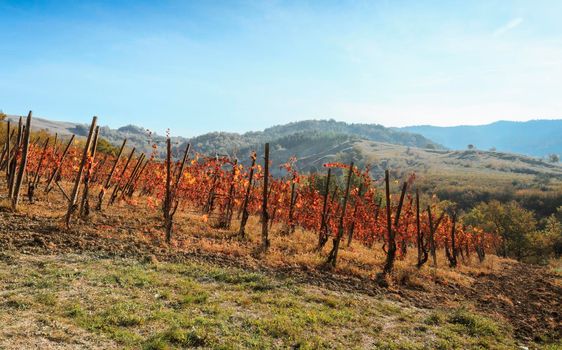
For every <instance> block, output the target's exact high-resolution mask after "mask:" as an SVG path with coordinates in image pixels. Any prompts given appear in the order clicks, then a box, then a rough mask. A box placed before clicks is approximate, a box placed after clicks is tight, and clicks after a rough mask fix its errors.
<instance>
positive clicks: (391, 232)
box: [383, 170, 408, 275]
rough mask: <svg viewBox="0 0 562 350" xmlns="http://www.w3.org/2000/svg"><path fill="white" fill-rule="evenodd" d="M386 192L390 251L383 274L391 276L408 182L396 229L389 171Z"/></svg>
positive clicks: (405, 185)
mask: <svg viewBox="0 0 562 350" xmlns="http://www.w3.org/2000/svg"><path fill="white" fill-rule="evenodd" d="M384 182H385V191H386V193H385V194H386V219H387V220H386V221H387V222H386V228H387V231H388V232H387V233H388V250H387V252H386V262H385V264H384V268H383V274H385V275H386V274H389V273H391V272H392V269H393V268H394V261H395V260H396V232H395V229H397V228H398V224H399V222H400V213H401V212H402V205H403V204H404V196H405V195H406V189H407V186H408V183H407V182H404V185H402V192H401V193H400V201H399V202H398V208H397V210H396V215H395V217H394V228H393V227H392V225H393V224H392V203H391V201H390V174H389V172H388V170H386V171H385V174H384Z"/></svg>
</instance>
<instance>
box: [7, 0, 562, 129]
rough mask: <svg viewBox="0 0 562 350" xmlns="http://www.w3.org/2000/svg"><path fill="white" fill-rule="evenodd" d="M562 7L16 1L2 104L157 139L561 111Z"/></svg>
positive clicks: (494, 1) (535, 2)
mask: <svg viewBox="0 0 562 350" xmlns="http://www.w3.org/2000/svg"><path fill="white" fill-rule="evenodd" d="M561 16H562V1H558V0H551V1H547V0H544V1H543V0H529V1H517V0H513V1H507V0H482V1H478V0H472V1H455V0H443V1H431V0H418V1H405V0H404V1H401V0H388V1H383V0H380V1H376V0H370V1H359V0H357V1H343V0H342V1H331V0H322V1H305V0H300V1H273V0H269V1H268V0H263V1H236V0H231V1H212V0H201V1H166V0H159V1H152V0H148V1H142V0H139V1H88V2H81V1H65V0H57V1H5V0H0V109H1V110H3V111H4V112H5V113H8V114H25V113H27V111H29V110H33V113H34V115H36V116H42V117H46V118H49V119H52V120H63V121H76V122H84V123H86V122H89V120H90V119H91V117H92V116H93V115H97V116H98V117H99V118H100V122H101V124H102V125H109V126H111V127H120V126H123V125H127V124H136V125H141V126H143V127H146V128H149V129H151V130H154V131H156V132H159V133H163V132H164V130H166V129H168V128H169V129H170V131H171V134H172V135H182V136H193V135H197V134H201V133H204V132H208V131H215V130H221V131H234V132H242V131H247V130H260V129H263V128H265V127H268V126H272V125H276V124H283V123H287V122H291V121H297V120H303V119H327V118H333V119H336V120H342V121H347V122H360V123H377V124H382V125H385V126H406V125H420V124H432V125H442V126H446V125H459V124H470V125H475V124H485V123H490V122H493V121H496V120H530V119H537V118H545V119H550V118H560V117H561V116H562V98H561V95H560V93H561V91H562V21H561V20H560V18H561Z"/></svg>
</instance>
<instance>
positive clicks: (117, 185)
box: [107, 147, 136, 206]
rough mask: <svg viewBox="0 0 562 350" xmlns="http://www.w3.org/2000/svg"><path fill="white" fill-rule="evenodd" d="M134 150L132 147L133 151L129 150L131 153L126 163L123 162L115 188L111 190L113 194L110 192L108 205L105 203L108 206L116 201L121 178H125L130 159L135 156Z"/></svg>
mask: <svg viewBox="0 0 562 350" xmlns="http://www.w3.org/2000/svg"><path fill="white" fill-rule="evenodd" d="M135 150H136V149H135V148H134V147H133V149H132V150H131V153H130V154H129V157H128V158H127V161H126V162H125V166H123V170H121V174H120V175H119V178H118V179H117V183H116V184H115V187H114V188H113V192H111V197H110V198H109V203H107V205H108V206H110V205H112V204H113V203H114V202H115V200H116V199H117V193H118V192H119V190H120V189H121V180H122V179H123V176H125V172H126V171H127V169H128V168H129V164H130V163H131V159H133V155H134V154H135Z"/></svg>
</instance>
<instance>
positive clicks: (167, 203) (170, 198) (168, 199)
mask: <svg viewBox="0 0 562 350" xmlns="http://www.w3.org/2000/svg"><path fill="white" fill-rule="evenodd" d="M189 149H190V144H187V147H186V148H185V153H184V155H183V159H182V161H181V164H180V167H179V169H178V172H177V174H176V179H175V182H174V184H173V187H172V143H171V141H170V139H169V138H168V139H166V193H165V197H164V201H163V202H162V211H163V216H164V227H165V229H166V242H167V243H170V242H171V241H172V232H173V227H174V215H175V214H176V211H177V210H178V205H179V199H177V198H176V197H177V196H176V194H177V191H178V189H179V185H180V181H181V178H182V174H183V169H184V166H185V162H186V160H187V155H188V154H189Z"/></svg>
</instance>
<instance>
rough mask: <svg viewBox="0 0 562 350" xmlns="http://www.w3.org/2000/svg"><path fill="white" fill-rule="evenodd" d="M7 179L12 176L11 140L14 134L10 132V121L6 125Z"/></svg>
mask: <svg viewBox="0 0 562 350" xmlns="http://www.w3.org/2000/svg"><path fill="white" fill-rule="evenodd" d="M6 128H7V129H6V180H8V179H9V178H10V141H11V138H12V135H11V134H10V121H9V120H8V123H7V125H6Z"/></svg>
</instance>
